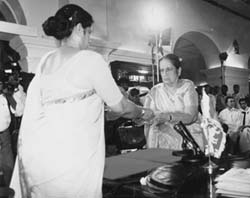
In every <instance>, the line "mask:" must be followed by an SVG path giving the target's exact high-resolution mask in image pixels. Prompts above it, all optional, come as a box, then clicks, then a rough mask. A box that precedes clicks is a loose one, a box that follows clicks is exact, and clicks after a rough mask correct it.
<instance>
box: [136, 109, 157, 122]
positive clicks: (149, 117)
mask: <svg viewBox="0 0 250 198" xmlns="http://www.w3.org/2000/svg"><path fill="white" fill-rule="evenodd" d="M154 118H155V115H154V112H153V111H152V110H151V109H148V108H142V113H141V115H140V116H139V117H137V118H135V119H133V122H134V123H135V124H136V125H137V126H142V125H144V124H152V122H153V119H154Z"/></svg>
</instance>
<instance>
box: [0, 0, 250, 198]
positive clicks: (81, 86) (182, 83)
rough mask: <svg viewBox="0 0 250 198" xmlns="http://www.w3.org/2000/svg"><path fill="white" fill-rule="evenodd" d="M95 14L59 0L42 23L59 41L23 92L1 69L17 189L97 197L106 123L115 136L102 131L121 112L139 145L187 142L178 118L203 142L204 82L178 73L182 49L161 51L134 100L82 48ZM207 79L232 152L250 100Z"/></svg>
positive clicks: (5, 161) (3, 138)
mask: <svg viewBox="0 0 250 198" xmlns="http://www.w3.org/2000/svg"><path fill="white" fill-rule="evenodd" d="M93 23H94V20H93V18H92V16H91V15H90V14H89V13H88V12H87V11H85V10H84V9H83V8H81V7H79V6H77V5H74V4H68V5H66V6H63V7H62V8H60V9H59V10H58V11H57V12H56V13H55V15H54V16H51V17H49V18H48V19H47V20H46V21H45V22H44V23H43V30H44V32H45V34H46V35H48V36H52V37H54V38H55V39H57V40H58V41H59V43H60V46H59V47H58V48H57V49H55V50H53V51H51V52H49V53H47V54H46V55H45V56H44V57H43V58H42V59H41V61H40V63H39V65H38V67H37V72H36V75H35V77H34V78H33V80H32V81H31V83H30V85H29V88H28V91H27V97H26V93H24V91H23V89H22V87H21V85H20V83H19V82H18V81H16V79H18V78H16V76H15V75H16V74H15V73H14V75H10V76H9V78H8V84H9V85H13V89H9V88H8V86H5V84H6V82H3V81H0V104H1V108H2V109H3V110H1V111H0V116H1V118H0V127H1V128H0V147H1V149H0V163H1V167H3V169H4V176H5V178H6V184H7V185H9V183H10V179H11V175H12V169H13V166H14V157H15V155H16V150H17V152H18V154H17V155H18V156H17V160H16V162H15V168H14V173H13V175H12V180H11V187H12V188H13V189H14V190H15V193H16V196H17V197H25V198H26V197H29V198H31V197H32V198H40V197H93V198H101V197H102V179H103V178H102V177H103V171H104V162H105V136H104V134H105V133H104V128H105V129H106V143H108V142H109V141H111V142H112V138H113V137H112V136H108V135H107V134H108V133H112V131H113V133H115V132H116V129H117V128H118V127H119V126H120V124H122V123H123V122H127V121H128V120H131V121H132V122H133V123H135V125H134V126H135V127H142V129H143V130H144V131H143V132H142V134H143V136H144V137H145V140H146V141H145V145H144V147H145V148H164V149H172V150H182V149H185V148H184V147H183V137H182V136H181V135H180V134H178V133H177V132H176V131H175V129H174V126H175V124H176V123H179V122H182V123H183V124H184V125H185V126H186V127H187V129H188V130H189V131H190V134H191V135H192V137H193V139H194V140H195V141H196V142H197V144H198V145H199V147H200V148H201V150H203V149H204V142H203V141H204V139H203V138H204V137H203V136H204V135H203V130H202V128H201V125H200V123H201V119H200V118H201V115H202V111H201V109H200V100H199V99H200V98H201V91H200V89H199V88H198V89H196V88H195V85H194V83H193V82H192V81H191V80H188V79H182V78H181V72H182V62H181V59H180V58H179V57H178V56H176V55H175V54H168V55H165V56H163V57H162V58H161V59H160V60H159V66H160V74H161V79H162V82H161V83H158V84H157V85H155V86H153V87H152V88H151V89H150V90H149V92H148V93H147V95H146V96H144V99H143V100H141V94H140V90H139V89H137V88H132V89H128V88H129V87H128V80H127V79H124V78H123V79H119V80H118V81H117V82H115V80H114V79H113V77H112V74H111V72H110V69H109V67H108V64H107V63H106V61H105V60H104V59H103V57H102V56H101V55H100V54H98V53H96V52H93V51H91V50H88V43H89V37H90V34H91V32H92V25H93ZM83 63H84V64H83ZM204 89H205V91H206V93H207V95H208V96H209V98H210V103H211V105H210V106H211V108H213V109H214V111H213V113H214V115H213V117H214V118H216V119H217V120H218V121H219V122H220V123H221V124H222V126H223V129H224V131H225V132H226V133H227V136H228V144H229V152H230V153H231V154H235V153H237V152H239V151H247V150H249V149H250V146H248V144H250V140H249V142H247V135H248V132H247V131H244V129H245V128H246V127H248V126H249V125H250V108H249V107H248V105H249V104H247V102H249V100H248V99H247V98H246V97H245V96H242V95H241V94H240V86H239V85H234V86H233V90H234V93H232V94H228V93H227V92H228V87H227V86H226V85H222V86H221V89H219V87H211V86H209V85H206V86H205V87H204ZM144 95H145V94H144ZM12 117H13V118H12ZM21 118H22V121H21V126H20V120H21ZM11 121H13V122H11ZM108 122H110V123H112V124H113V125H112V130H111V128H109V127H107V123H108ZM114 123H115V124H114ZM117 123H118V124H117ZM104 125H105V127H104ZM19 128H20V129H19ZM10 131H11V133H10ZM15 131H18V132H19V133H17V134H19V137H18V149H16V146H15V143H12V145H14V146H12V148H11V137H10V134H15V133H14V132H15ZM14 137H16V136H14ZM14 139H16V138H14ZM110 139H111V140H110ZM15 141H16V140H14V142H15ZM118 153H119V152H118Z"/></svg>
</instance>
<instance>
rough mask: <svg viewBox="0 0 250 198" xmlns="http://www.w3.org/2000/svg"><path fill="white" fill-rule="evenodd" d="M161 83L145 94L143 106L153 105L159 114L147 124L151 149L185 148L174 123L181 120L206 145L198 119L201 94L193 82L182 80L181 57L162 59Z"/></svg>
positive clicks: (170, 56) (174, 56)
mask: <svg viewBox="0 0 250 198" xmlns="http://www.w3.org/2000/svg"><path fill="white" fill-rule="evenodd" d="M160 74H161V77H162V81H163V82H162V83H159V84H157V85H156V86H154V87H153V88H152V89H151V91H150V92H149V94H148V95H147V97H146V100H145V103H144V104H145V105H144V107H147V108H151V109H152V110H153V111H154V113H155V115H156V117H155V119H154V121H153V122H151V123H150V124H147V125H146V126H145V136H146V139H147V147H148V148H167V149H173V150H181V149H182V142H183V141H182V137H181V135H179V134H178V133H177V132H176V131H175V130H174V129H173V126H174V125H175V124H176V123H178V122H179V121H182V122H183V123H184V124H185V125H186V127H187V129H188V130H189V131H190V132H191V134H192V136H193V138H194V139H195V140H196V142H197V143H198V144H199V146H200V147H201V148H203V134H202V129H201V127H200V124H199V122H198V95H197V92H196V90H195V87H194V84H193V82H192V81H190V80H187V79H180V78H179V77H180V74H181V62H180V60H179V57H178V56H176V55H174V54H168V55H166V56H164V57H163V58H162V59H160Z"/></svg>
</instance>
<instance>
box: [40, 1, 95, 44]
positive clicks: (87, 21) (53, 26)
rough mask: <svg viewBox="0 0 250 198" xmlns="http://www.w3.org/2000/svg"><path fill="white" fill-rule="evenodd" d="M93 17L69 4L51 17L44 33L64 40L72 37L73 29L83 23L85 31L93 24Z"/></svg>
mask: <svg viewBox="0 0 250 198" xmlns="http://www.w3.org/2000/svg"><path fill="white" fill-rule="evenodd" d="M93 22H94V21H93V18H92V16H91V15H90V14H89V13H88V12H87V11H85V10H84V9H83V8H81V7H80V6H78V5H74V4H67V5H65V6H63V7H62V8H60V9H59V10H58V11H57V12H56V14H55V16H51V17H49V18H48V19H47V20H46V21H45V22H44V23H43V24H42V27H43V31H44V32H45V34H46V35H48V36H53V37H55V38H56V39H58V40H62V39H64V38H67V37H69V36H70V35H71V33H72V30H73V28H74V27H75V26H76V25H77V24H78V23H81V24H82V27H83V28H84V29H85V28H87V27H91V25H92V24H93Z"/></svg>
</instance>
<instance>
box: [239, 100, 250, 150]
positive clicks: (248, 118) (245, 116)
mask: <svg viewBox="0 0 250 198" xmlns="http://www.w3.org/2000/svg"><path fill="white" fill-rule="evenodd" d="M239 105H240V111H241V119H240V120H241V124H242V125H241V127H240V130H239V139H238V144H239V145H238V146H239V151H240V152H246V151H249V150H250V108H249V107H248V106H247V99H246V98H241V99H240V100H239Z"/></svg>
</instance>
